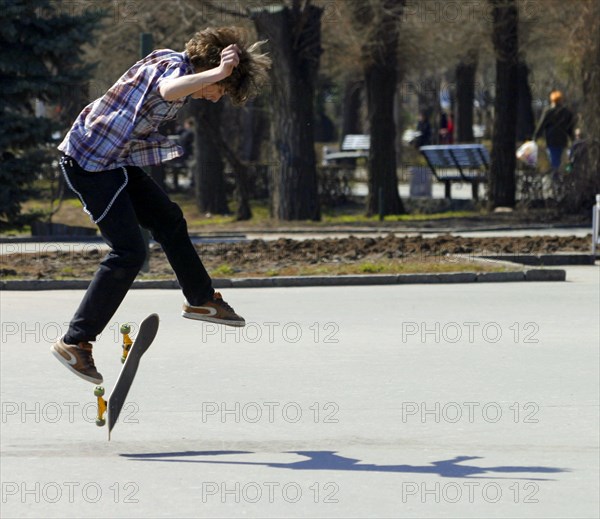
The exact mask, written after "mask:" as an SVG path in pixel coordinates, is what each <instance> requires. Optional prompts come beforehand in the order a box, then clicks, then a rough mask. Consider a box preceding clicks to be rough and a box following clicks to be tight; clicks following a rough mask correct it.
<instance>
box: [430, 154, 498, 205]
mask: <svg viewBox="0 0 600 519" xmlns="http://www.w3.org/2000/svg"><path fill="white" fill-rule="evenodd" d="M419 151H420V152H421V153H422V154H423V156H424V157H425V160H426V161H427V164H428V166H429V169H430V170H431V172H432V173H433V175H434V177H435V178H436V179H437V180H439V181H440V182H443V183H444V186H445V190H444V192H445V197H446V198H451V191H450V190H451V184H452V182H467V183H469V184H471V188H472V193H473V199H474V200H477V199H478V197H479V184H481V183H482V182H487V173H488V170H489V166H490V155H489V153H488V150H487V149H486V147H485V146H483V144H443V145H436V146H421V147H420V148H419Z"/></svg>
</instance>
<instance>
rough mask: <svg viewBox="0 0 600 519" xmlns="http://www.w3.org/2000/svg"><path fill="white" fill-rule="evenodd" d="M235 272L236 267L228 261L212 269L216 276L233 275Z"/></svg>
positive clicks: (212, 273) (213, 274)
mask: <svg viewBox="0 0 600 519" xmlns="http://www.w3.org/2000/svg"><path fill="white" fill-rule="evenodd" d="M235 273H236V271H235V269H234V268H233V267H232V266H231V265H227V263H223V264H222V265H219V266H218V267H217V268H214V269H212V270H211V275H212V276H215V277H231V276H234V275H235Z"/></svg>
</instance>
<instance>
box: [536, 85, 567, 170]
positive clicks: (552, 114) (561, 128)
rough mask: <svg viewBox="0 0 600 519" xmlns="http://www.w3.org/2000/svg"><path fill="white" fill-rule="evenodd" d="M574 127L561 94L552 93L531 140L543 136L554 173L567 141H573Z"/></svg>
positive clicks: (555, 91)
mask: <svg viewBox="0 0 600 519" xmlns="http://www.w3.org/2000/svg"><path fill="white" fill-rule="evenodd" d="M574 125H575V118H574V117H573V114H572V113H571V111H570V110H569V109H568V108H567V107H565V106H564V99H563V95H562V92H560V91H559V90H554V91H552V92H551V93H550V106H549V107H548V108H546V110H544V113H543V114H542V117H541V118H540V122H539V123H538V125H537V128H536V129H535V132H534V134H533V140H534V141H535V140H537V139H538V138H539V137H540V136H541V135H542V134H543V135H544V139H545V140H546V148H547V151H548V158H549V159H550V166H551V168H552V169H553V170H554V171H558V169H559V168H560V165H561V162H562V155H563V152H564V150H565V148H566V147H567V144H568V142H569V139H571V140H573V129H574Z"/></svg>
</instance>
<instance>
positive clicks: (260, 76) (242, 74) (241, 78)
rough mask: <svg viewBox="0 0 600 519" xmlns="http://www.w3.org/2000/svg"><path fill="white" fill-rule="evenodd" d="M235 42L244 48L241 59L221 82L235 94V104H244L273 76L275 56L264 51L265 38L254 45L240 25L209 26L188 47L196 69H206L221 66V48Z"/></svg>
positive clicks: (195, 36) (233, 96)
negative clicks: (271, 69)
mask: <svg viewBox="0 0 600 519" xmlns="http://www.w3.org/2000/svg"><path fill="white" fill-rule="evenodd" d="M234 43H235V44H236V45H237V46H238V47H239V49H240V62H239V64H238V66H237V67H235V68H234V69H233V72H232V73H231V75H230V76H229V77H227V78H225V79H223V80H222V81H219V84H220V85H223V86H224V87H225V93H226V94H228V95H229V96H230V97H231V101H232V103H233V104H234V105H243V104H245V103H246V101H248V99H251V98H253V97H256V96H257V95H258V94H259V93H260V90H261V88H262V87H263V86H264V85H265V83H267V82H268V80H269V73H268V70H269V68H270V67H271V58H269V57H268V56H267V55H266V54H263V53H261V52H260V47H261V46H262V45H263V44H264V43H265V42H264V41H258V42H256V43H253V44H251V45H250V44H249V42H248V34H247V33H246V31H244V30H243V29H241V28H240V27H218V28H213V27H208V28H206V29H204V30H203V31H200V32H197V33H196V34H195V35H194V37H193V38H192V39H191V40H190V41H188V42H187V43H186V45H185V51H186V52H187V54H188V56H189V58H190V62H191V63H192V66H193V67H194V71H195V72H202V71H204V70H209V69H213V68H216V67H218V66H219V64H220V63H221V51H222V50H223V49H224V48H225V47H228V46H229V45H231V44H234Z"/></svg>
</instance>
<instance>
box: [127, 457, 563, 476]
mask: <svg viewBox="0 0 600 519" xmlns="http://www.w3.org/2000/svg"><path fill="white" fill-rule="evenodd" d="M287 453H290V454H298V455H300V456H305V457H306V458H307V459H304V460H301V461H296V462H293V463H269V462H250V461H220V460H198V459H181V458H187V457H193V456H222V455H231V454H253V453H252V452H249V451H182V452H158V453H140V454H121V455H120V456H123V457H125V458H129V459H131V460H141V461H161V462H170V463H211V464H222V465H255V466H263V467H272V468H279V469H290V470H342V471H344V470H348V471H358V472H397V473H413V474H438V475H439V476H441V477H444V478H450V477H452V478H477V476H479V478H485V476H484V475H488V476H487V477H488V478H489V477H493V478H494V479H498V477H496V476H491V474H494V473H510V474H514V473H542V474H555V473H558V472H569V470H568V469H560V468H557V467H535V466H533V467H527V466H525V467H524V466H510V465H509V466H499V467H478V466H476V465H459V463H462V462H464V461H471V460H477V459H483V458H481V457H480V456H456V457H455V458H452V459H449V460H442V461H434V462H433V463H431V464H429V465H375V464H372V463H360V460H358V459H354V458H345V457H343V456H339V455H337V454H336V453H335V451H287ZM167 458H179V459H167ZM511 479H514V478H511ZM521 479H527V480H531V481H547V480H548V479H547V478H537V477H536V478H532V477H525V478H521Z"/></svg>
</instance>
